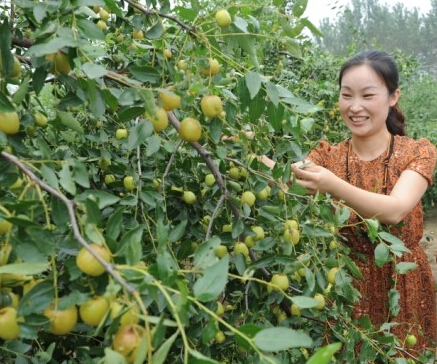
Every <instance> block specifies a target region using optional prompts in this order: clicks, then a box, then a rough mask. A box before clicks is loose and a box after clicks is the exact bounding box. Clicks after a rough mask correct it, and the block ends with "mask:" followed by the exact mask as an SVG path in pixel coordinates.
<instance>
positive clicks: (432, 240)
mask: <svg viewBox="0 0 437 364" xmlns="http://www.w3.org/2000/svg"><path fill="white" fill-rule="evenodd" d="M421 243H422V246H423V249H424V250H425V253H426V254H427V256H428V261H429V263H430V264H431V270H432V274H433V275H434V280H435V282H436V287H437V263H436V256H437V208H435V209H433V210H431V211H429V212H427V213H426V214H425V230H424V232H423V238H422V241H421Z"/></svg>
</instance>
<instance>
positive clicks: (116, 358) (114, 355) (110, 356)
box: [104, 347, 126, 364]
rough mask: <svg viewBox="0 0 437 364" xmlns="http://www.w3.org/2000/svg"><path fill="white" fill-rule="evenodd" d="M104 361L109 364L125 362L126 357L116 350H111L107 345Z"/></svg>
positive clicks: (124, 363) (123, 363)
mask: <svg viewBox="0 0 437 364" xmlns="http://www.w3.org/2000/svg"><path fill="white" fill-rule="evenodd" d="M104 359H105V363H111V364H126V359H125V358H124V356H123V355H121V354H120V353H118V352H117V351H114V350H112V349H111V348H109V347H106V348H105V358H104Z"/></svg>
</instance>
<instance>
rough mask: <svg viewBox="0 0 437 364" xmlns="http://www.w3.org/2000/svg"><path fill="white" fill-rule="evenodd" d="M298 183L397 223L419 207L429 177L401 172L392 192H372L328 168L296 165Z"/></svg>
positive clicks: (366, 214) (366, 215) (368, 214)
mask: <svg viewBox="0 0 437 364" xmlns="http://www.w3.org/2000/svg"><path fill="white" fill-rule="evenodd" d="M293 172H294V174H295V176H296V182H297V183H298V184H299V185H301V186H303V187H305V188H306V189H307V190H308V192H309V193H316V192H317V191H320V192H322V193H325V192H327V193H330V194H331V195H332V196H334V197H336V198H338V199H339V200H342V201H344V202H345V204H346V205H347V206H349V207H350V208H352V209H353V210H355V211H356V212H357V213H358V214H360V215H361V216H363V217H364V218H373V217H375V218H377V219H378V220H379V221H380V222H382V223H386V224H397V223H399V222H400V221H402V219H403V218H404V217H405V215H407V214H408V213H409V212H410V211H411V210H412V209H413V208H414V206H416V205H417V204H418V203H419V201H420V199H421V198H422V196H423V194H424V193H425V191H426V189H427V188H428V182H427V180H426V179H425V178H424V177H422V176H421V175H420V174H419V173H417V172H415V171H412V170H406V171H404V172H402V174H401V176H400V178H399V180H398V181H397V182H396V184H395V186H394V188H393V190H392V192H391V193H390V195H383V194H378V193H374V192H369V191H366V190H363V189H361V188H358V187H355V186H353V185H351V184H350V183H348V182H346V181H344V180H342V179H341V178H339V177H337V176H336V175H335V174H334V173H332V172H331V171H329V170H327V169H326V168H323V167H320V166H316V165H312V166H311V167H310V168H308V169H301V168H299V167H297V166H293Z"/></svg>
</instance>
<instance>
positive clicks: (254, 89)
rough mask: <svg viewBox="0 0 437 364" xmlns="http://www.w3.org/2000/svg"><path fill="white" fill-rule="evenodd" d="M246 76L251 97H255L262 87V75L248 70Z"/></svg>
mask: <svg viewBox="0 0 437 364" xmlns="http://www.w3.org/2000/svg"><path fill="white" fill-rule="evenodd" d="M244 78H245V80H246V86H247V89H248V90H249V94H250V98H251V99H253V98H254V97H255V96H256V95H257V94H258V92H259V90H260V89H261V84H262V78H261V75H260V74H259V73H257V72H248V73H246V75H245V77H244Z"/></svg>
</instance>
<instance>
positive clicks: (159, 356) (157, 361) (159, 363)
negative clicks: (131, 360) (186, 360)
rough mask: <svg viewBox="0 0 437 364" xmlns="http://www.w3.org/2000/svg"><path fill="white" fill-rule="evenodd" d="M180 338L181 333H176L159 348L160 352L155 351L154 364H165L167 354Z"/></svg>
mask: <svg viewBox="0 0 437 364" xmlns="http://www.w3.org/2000/svg"><path fill="white" fill-rule="evenodd" d="M178 336H179V332H178V331H176V332H175V333H174V334H173V335H172V336H170V337H169V338H168V339H167V340H166V341H165V342H164V343H163V344H162V345H161V346H160V347H159V349H158V350H156V351H155V353H154V354H153V361H152V364H163V363H164V362H165V359H166V358H167V354H168V352H169V351H170V348H171V346H172V345H173V343H174V342H175V340H176V338H177V337H178Z"/></svg>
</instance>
